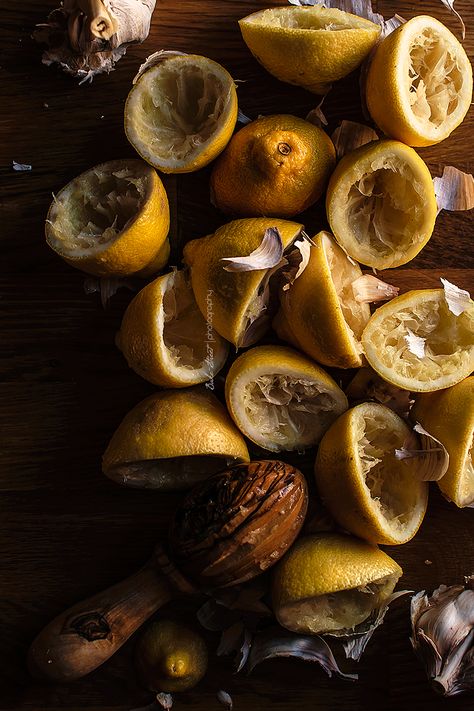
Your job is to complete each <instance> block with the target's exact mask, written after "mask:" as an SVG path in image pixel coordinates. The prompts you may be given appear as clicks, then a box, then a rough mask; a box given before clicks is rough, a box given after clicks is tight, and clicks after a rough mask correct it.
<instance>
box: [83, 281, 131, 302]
mask: <svg viewBox="0 0 474 711" xmlns="http://www.w3.org/2000/svg"><path fill="white" fill-rule="evenodd" d="M139 288H140V287H139V286H138V285H137V284H136V283H135V282H134V281H133V280H132V279H123V278H120V277H93V276H89V277H86V278H85V279H84V292H85V293H86V294H96V293H100V302H101V304H102V308H103V309H106V308H108V306H109V303H110V300H111V298H112V297H113V296H115V294H116V293H117V291H118V290H119V289H128V290H129V291H138V290H139Z"/></svg>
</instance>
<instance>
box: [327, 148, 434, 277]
mask: <svg viewBox="0 0 474 711" xmlns="http://www.w3.org/2000/svg"><path fill="white" fill-rule="evenodd" d="M326 207H327V213H328V219H329V223H330V225H331V228H332V230H333V232H334V235H335V237H336V239H337V241H338V242H339V244H340V245H341V246H342V247H343V249H345V251H346V252H347V253H348V254H349V255H350V256H351V257H353V259H356V260H357V261H359V262H361V263H362V264H366V265H367V266H370V267H374V268H376V269H385V268H389V267H396V266H400V265H401V264H405V263H406V262H409V261H410V260H411V259H413V257H414V256H415V255H416V254H418V252H419V251H420V250H421V249H422V248H423V247H424V245H425V244H426V243H427V241H428V240H429V238H430V237H431V235H432V232H433V229H434V225H435V220H436V215H437V205H436V197H435V193H434V187H433V182H432V179H431V174H430V172H429V170H428V167H427V166H426V164H425V163H424V162H423V161H422V159H421V158H420V157H419V156H418V154H417V153H416V152H415V151H414V150H413V149H412V148H409V147H408V146H405V145H403V144H402V143H399V142H398V141H389V140H383V141H374V142H372V143H369V144H367V145H364V146H362V147H361V148H358V149H357V150H355V151H353V152H352V153H348V154H346V155H345V156H344V158H342V160H341V161H340V163H339V164H338V166H337V168H336V170H335V171H334V173H333V175H332V177H331V179H330V182H329V187H328V194H327V201H326Z"/></svg>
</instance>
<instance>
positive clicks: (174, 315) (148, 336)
mask: <svg viewBox="0 0 474 711" xmlns="http://www.w3.org/2000/svg"><path fill="white" fill-rule="evenodd" d="M116 342H117V345H118V347H119V348H120V349H121V351H122V352H123V354H124V356H125V358H126V359H127V362H128V365H129V366H130V368H132V369H133V370H134V371H135V372H136V373H138V374H139V375H141V376H142V377H143V378H145V379H146V380H149V381H150V382H151V383H154V384H155V385H162V386H166V387H178V388H179V387H187V386H189V385H196V384H197V383H203V382H205V381H207V380H210V379H211V378H212V377H214V375H216V374H217V373H218V372H219V370H220V369H221V368H222V367H223V365H224V363H225V360H226V357H227V353H228V344H227V343H226V342H225V340H224V339H223V338H221V336H219V334H218V333H216V331H214V329H213V328H212V327H211V326H210V325H208V323H207V321H206V319H205V318H204V316H203V315H202V314H201V312H200V310H199V307H198V305H197V303H196V300H195V299H194V295H193V291H192V289H191V285H190V283H189V280H188V275H187V274H186V273H185V272H184V271H173V272H171V273H170V274H165V275H164V276H161V277H158V278H157V279H155V280H154V281H153V282H151V283H150V284H148V285H147V286H146V287H145V288H144V289H142V290H141V291H140V292H139V293H138V294H137V295H136V296H135V298H134V299H133V300H132V301H131V302H130V304H129V306H128V308H127V310H126V312H125V314H124V317H123V320H122V325H121V328H120V331H119V333H118V334H117V338H116Z"/></svg>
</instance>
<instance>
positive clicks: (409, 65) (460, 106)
mask: <svg viewBox="0 0 474 711" xmlns="http://www.w3.org/2000/svg"><path fill="white" fill-rule="evenodd" d="M471 100H472V68H471V64H470V62H469V59H468V57H467V54H466V52H465V50H464V48H463V46H462V45H461V44H460V43H459V41H458V40H457V39H456V37H455V36H454V35H453V34H452V33H451V32H450V31H449V30H448V28H447V27H445V26H444V25H443V24H442V23H441V22H439V21H438V20H435V18H434V17H429V16H427V15H419V16H417V17H414V18H413V19H411V20H410V21H409V22H406V23H405V24H404V25H402V26H400V27H399V28H398V29H396V30H395V31H394V32H393V33H392V34H390V35H389V36H388V37H387V38H386V39H384V40H383V42H382V43H381V44H380V45H379V47H378V48H377V50H376V52H375V55H374V58H373V61H372V63H371V66H370V68H369V73H368V80H367V105H368V108H369V111H370V113H371V115H372V118H373V119H374V120H375V122H376V123H377V124H378V126H380V128H381V129H382V130H383V131H384V132H385V133H386V134H387V135H388V136H392V137H393V138H397V139H398V140H400V141H403V142H404V143H407V144H408V145H410V146H429V145H432V144H434V143H439V142H440V141H442V140H444V139H445V138H447V137H448V136H449V135H450V134H451V133H452V131H453V130H454V129H455V128H456V127H457V126H459V124H460V123H461V122H462V121H463V119H464V117H465V115H466V114H467V112H468V110H469V106H470V104H471Z"/></svg>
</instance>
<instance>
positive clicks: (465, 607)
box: [410, 576, 474, 696]
mask: <svg viewBox="0 0 474 711" xmlns="http://www.w3.org/2000/svg"><path fill="white" fill-rule="evenodd" d="M473 588H474V581H473V576H468V577H467V578H466V579H465V585H453V586H451V587H447V586H446V585H440V586H439V588H437V589H436V590H435V591H434V592H433V594H432V595H431V596H428V595H426V593H425V591H424V590H422V591H421V592H419V593H418V594H417V595H414V596H413V598H412V601H411V610H410V612H411V626H412V637H411V638H410V641H411V643H412V646H413V649H414V651H415V654H416V655H417V657H418V658H419V660H420V661H421V663H422V665H423V666H424V668H425V672H426V674H427V676H428V679H429V680H430V682H431V684H432V686H433V688H434V689H435V690H436V691H438V692H439V693H441V694H443V695H444V696H456V695H457V694H461V693H463V692H465V691H473V690H474V673H473V672H474V589H473Z"/></svg>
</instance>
